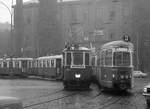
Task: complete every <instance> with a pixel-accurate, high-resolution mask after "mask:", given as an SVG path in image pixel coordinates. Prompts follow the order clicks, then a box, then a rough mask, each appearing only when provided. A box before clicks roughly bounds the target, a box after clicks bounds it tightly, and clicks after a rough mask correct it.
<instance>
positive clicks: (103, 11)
mask: <svg viewBox="0 0 150 109" xmlns="http://www.w3.org/2000/svg"><path fill="white" fill-rule="evenodd" d="M59 4H60V5H59V8H60V9H59V10H60V11H61V12H60V14H61V18H62V25H63V26H62V27H63V36H64V39H65V41H66V42H68V41H70V40H73V41H77V42H80V43H87V42H88V43H89V42H90V43H92V44H93V46H95V47H99V46H100V45H101V44H103V43H105V42H108V41H111V40H117V39H121V38H122V36H123V34H128V35H129V36H131V34H132V30H131V28H132V27H131V23H130V22H131V19H130V16H131V14H132V11H131V9H132V6H131V4H130V0H124V1H123V0H81V1H70V2H60V3H59Z"/></svg>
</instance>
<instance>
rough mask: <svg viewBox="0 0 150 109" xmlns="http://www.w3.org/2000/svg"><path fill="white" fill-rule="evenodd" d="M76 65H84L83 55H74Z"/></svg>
mask: <svg viewBox="0 0 150 109" xmlns="http://www.w3.org/2000/svg"><path fill="white" fill-rule="evenodd" d="M73 60H74V65H83V53H73Z"/></svg>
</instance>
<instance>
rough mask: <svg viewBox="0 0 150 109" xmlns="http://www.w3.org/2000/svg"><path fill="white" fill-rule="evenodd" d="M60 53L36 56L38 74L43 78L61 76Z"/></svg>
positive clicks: (57, 77)
mask: <svg viewBox="0 0 150 109" xmlns="http://www.w3.org/2000/svg"><path fill="white" fill-rule="evenodd" d="M62 57H63V56H62V55H53V56H43V57H39V58H37V62H38V63H37V64H38V65H37V66H38V76H41V77H43V78H55V79H61V78H62Z"/></svg>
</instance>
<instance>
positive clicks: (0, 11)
mask: <svg viewBox="0 0 150 109" xmlns="http://www.w3.org/2000/svg"><path fill="white" fill-rule="evenodd" d="M27 1H30V0H23V2H27ZM13 2H14V4H15V2H16V0H13ZM11 3H12V0H0V23H5V22H9V23H10V21H11V14H10V12H9V11H8V8H9V9H10V10H11ZM4 4H5V5H4ZM6 6H7V7H8V8H7V7H6Z"/></svg>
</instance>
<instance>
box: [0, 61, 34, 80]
mask: <svg viewBox="0 0 150 109" xmlns="http://www.w3.org/2000/svg"><path fill="white" fill-rule="evenodd" d="M32 61H33V58H6V59H0V76H10V77H12V76H19V77H27V76H28V72H29V68H30V64H29V63H30V62H32Z"/></svg>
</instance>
